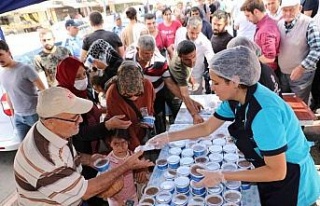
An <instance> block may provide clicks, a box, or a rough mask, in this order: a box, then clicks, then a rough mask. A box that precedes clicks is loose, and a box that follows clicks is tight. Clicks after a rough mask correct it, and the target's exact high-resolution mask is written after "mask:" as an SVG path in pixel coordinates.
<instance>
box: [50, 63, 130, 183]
mask: <svg viewBox="0 0 320 206" xmlns="http://www.w3.org/2000/svg"><path fill="white" fill-rule="evenodd" d="M56 79H57V81H58V86H60V87H64V88H67V89H69V90H70V91H71V92H72V93H73V94H75V95H76V96H77V97H81V98H84V99H89V98H88V92H87V87H88V77H87V73H86V70H85V67H84V65H83V63H82V62H80V61H79V60H77V59H76V58H74V57H67V58H65V59H63V60H62V61H61V62H60V63H59V64H58V67H57V74H56ZM101 114H102V112H101V111H100V110H99V108H98V107H97V105H96V104H94V105H93V108H92V109H91V110H90V111H89V112H88V113H86V114H83V115H82V118H83V122H82V123H81V124H80V130H79V133H78V134H77V135H76V137H75V138H72V141H73V145H74V146H75V148H76V150H77V151H78V152H81V153H86V154H94V153H97V152H98V149H99V144H98V142H99V139H104V138H106V137H108V136H110V135H111V130H112V129H115V128H119V129H121V128H122V129H126V128H127V127H128V126H129V125H130V124H131V122H130V121H123V120H121V118H123V117H124V116H116V117H114V118H113V119H110V120H108V121H104V122H101V123H100V116H101ZM86 170H87V169H84V175H85V178H86V179H87V178H92V177H94V176H95V175H96V172H95V171H93V174H90V172H88V173H87V174H86V172H85V171H86ZM88 170H91V168H89V169H88ZM86 175H87V176H86Z"/></svg>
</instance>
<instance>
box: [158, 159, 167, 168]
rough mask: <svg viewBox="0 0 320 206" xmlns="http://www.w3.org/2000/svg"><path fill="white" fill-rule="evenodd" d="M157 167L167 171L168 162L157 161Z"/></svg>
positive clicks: (164, 160) (163, 160)
mask: <svg viewBox="0 0 320 206" xmlns="http://www.w3.org/2000/svg"><path fill="white" fill-rule="evenodd" d="M156 165H157V167H158V168H159V169H160V170H165V169H167V168H168V161H167V160H166V159H157V160H156Z"/></svg>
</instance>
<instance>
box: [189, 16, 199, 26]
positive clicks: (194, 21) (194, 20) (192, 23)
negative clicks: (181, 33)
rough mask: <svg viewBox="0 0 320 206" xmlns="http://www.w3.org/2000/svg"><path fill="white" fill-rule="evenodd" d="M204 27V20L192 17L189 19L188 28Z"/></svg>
mask: <svg viewBox="0 0 320 206" xmlns="http://www.w3.org/2000/svg"><path fill="white" fill-rule="evenodd" d="M199 26H202V19H201V18H200V17H198V16H192V17H190V18H189V19H188V23H187V27H188V28H190V27H191V28H198V27H199Z"/></svg>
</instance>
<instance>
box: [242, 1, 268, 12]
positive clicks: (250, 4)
mask: <svg viewBox="0 0 320 206" xmlns="http://www.w3.org/2000/svg"><path fill="white" fill-rule="evenodd" d="M255 9H258V10H259V11H261V12H265V11H266V7H265V5H264V3H263V0H246V1H245V2H244V3H243V4H242V6H241V8H240V10H241V11H247V12H251V13H253V10H255Z"/></svg>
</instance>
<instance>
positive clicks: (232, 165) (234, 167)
mask: <svg viewBox="0 0 320 206" xmlns="http://www.w3.org/2000/svg"><path fill="white" fill-rule="evenodd" d="M221 169H222V171H236V170H237V169H238V166H237V165H236V164H235V163H229V162H226V163H223V164H222V165H221Z"/></svg>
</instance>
